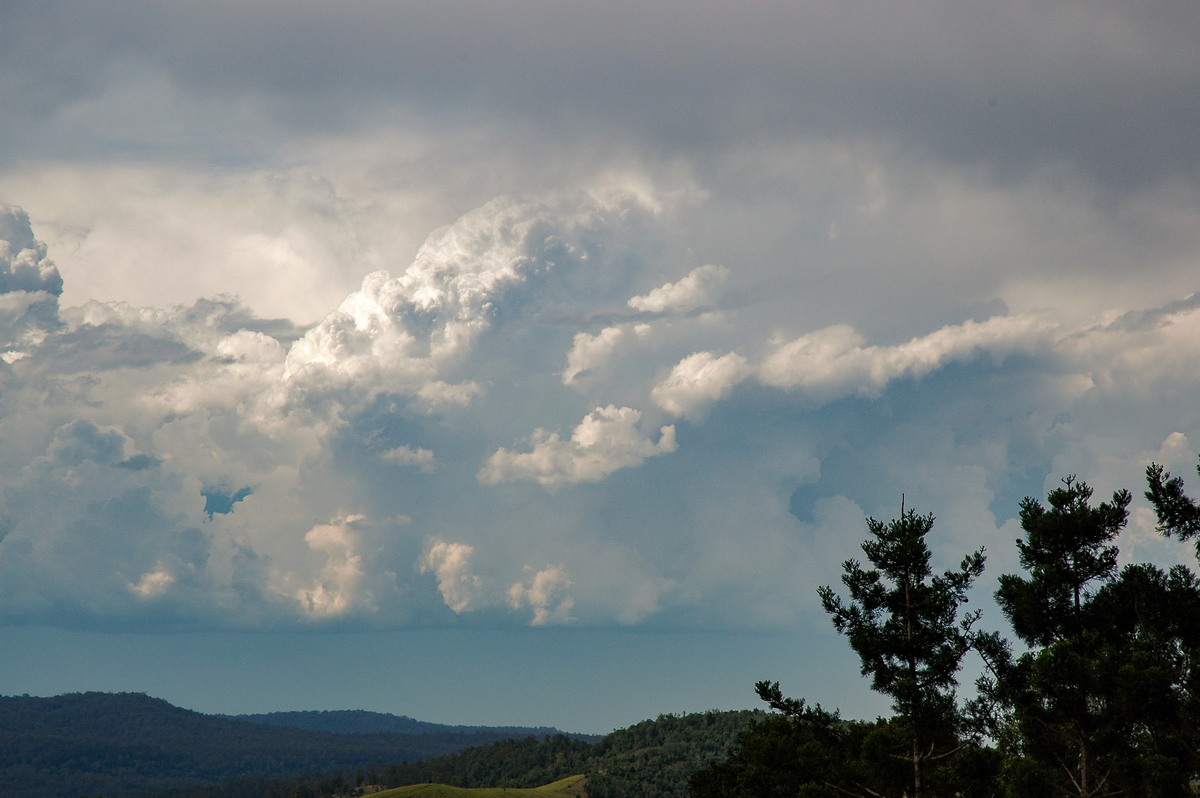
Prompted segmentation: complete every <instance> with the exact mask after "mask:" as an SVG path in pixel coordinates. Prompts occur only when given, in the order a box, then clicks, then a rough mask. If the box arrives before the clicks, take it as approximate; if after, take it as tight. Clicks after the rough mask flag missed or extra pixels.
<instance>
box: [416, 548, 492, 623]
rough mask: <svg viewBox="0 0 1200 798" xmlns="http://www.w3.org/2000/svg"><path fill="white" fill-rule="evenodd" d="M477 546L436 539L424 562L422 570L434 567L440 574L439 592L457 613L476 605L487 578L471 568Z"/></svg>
mask: <svg viewBox="0 0 1200 798" xmlns="http://www.w3.org/2000/svg"><path fill="white" fill-rule="evenodd" d="M474 553H475V547H474V546H468V545H467V544H465V543H449V542H447V541H444V540H434V541H433V542H432V543H431V544H430V546H429V550H428V551H426V552H425V556H424V558H423V559H422V560H421V563H420V571H421V573H427V572H430V571H432V572H433V574H434V576H436V577H437V583H438V592H440V593H441V594H442V600H443V601H445V603H446V606H447V607H449V608H450V609H452V610H454V611H455V612H456V613H463V612H468V611H469V610H472V609H475V607H473V606H472V605H473V604H474V603H475V602H476V601H478V599H479V597H480V594H481V590H482V585H483V580H482V579H481V578H480V577H479V576H477V575H476V574H472V573H471V572H470V567H471V557H472V555H473V554H474Z"/></svg>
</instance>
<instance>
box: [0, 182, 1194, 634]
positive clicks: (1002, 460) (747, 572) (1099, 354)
mask: <svg viewBox="0 0 1200 798" xmlns="http://www.w3.org/2000/svg"><path fill="white" fill-rule="evenodd" d="M881 180H882V181H883V182H884V183H886V181H887V177H886V175H885V176H884V177H883V178H881ZM959 196H960V195H959V194H958V193H957V192H956V191H951V192H949V193H948V194H947V195H946V197H948V198H949V199H946V201H947V202H950V200H951V199H953V200H957V198H958V197H959ZM927 199H928V197H927V196H925V197H924V198H923V199H920V198H919V199H918V200H914V202H915V203H916V204H917V205H922V203H923V202H925V200H927ZM694 200H695V198H694V196H692V195H687V196H672V195H670V193H669V192H659V193H655V192H654V191H648V192H633V191H630V190H626V189H622V190H619V191H618V190H611V191H601V190H594V191H572V192H555V191H551V192H545V193H544V194H534V195H529V196H526V197H524V198H511V197H508V198H500V199H497V200H495V201H492V202H489V203H487V204H485V205H483V206H480V207H478V208H476V209H474V210H471V211H468V212H467V213H464V214H463V216H462V217H461V218H460V219H459V220H458V221H456V222H454V223H452V224H450V225H448V226H446V227H444V228H441V229H439V230H437V231H435V232H434V233H433V234H432V235H431V236H430V237H429V239H428V241H427V243H426V245H425V246H424V247H423V248H421V249H420V251H419V252H418V254H417V255H416V256H415V257H414V258H413V259H412V261H411V265H409V266H408V267H406V268H402V269H396V270H394V271H388V270H381V269H378V268H375V267H376V266H379V265H380V264H378V263H371V264H363V269H362V270H363V272H365V273H366V276H365V277H364V278H363V279H362V281H361V286H360V287H359V288H358V289H357V290H354V291H350V292H349V293H348V294H347V295H346V296H345V299H344V301H342V302H341V303H338V304H337V307H336V308H335V309H334V310H333V312H331V313H329V314H326V316H325V317H324V318H322V320H321V321H320V322H318V323H316V324H315V325H313V326H312V327H311V328H308V329H305V328H303V327H299V326H297V325H296V324H294V323H292V322H290V321H288V320H284V319H272V318H263V317H261V316H260V315H259V314H257V313H255V312H254V311H253V310H252V309H251V308H249V307H248V306H246V305H245V304H243V303H242V302H241V301H240V300H238V299H236V298H234V297H233V296H232V295H222V296H216V297H212V298H208V299H201V300H196V301H194V302H192V303H190V304H183V305H175V306H169V307H139V306H136V305H133V304H129V303H121V302H99V301H91V302H88V303H85V304H83V305H80V306H66V307H62V308H60V307H59V304H58V303H59V301H60V297H61V295H59V294H55V293H54V291H53V290H44V288H45V287H46V286H48V287H49V289H53V288H54V283H53V273H52V272H51V271H50V270H49V268H48V267H46V266H45V264H49V263H50V262H49V261H48V260H47V257H48V254H49V253H48V250H47V249H46V248H45V247H44V246H43V245H42V244H40V243H38V242H37V241H36V240H32V239H31V237H30V236H31V233H29V232H28V230H27V228H28V223H27V222H21V223H20V224H14V225H11V226H12V230H11V231H10V233H9V234H11V235H12V236H14V237H16V238H17V239H18V240H19V241H20V242H23V243H21V249H20V252H26V253H31V254H28V255H24V256H22V257H24V258H25V260H24V261H22V263H32V264H42V265H41V266H38V271H37V275H38V276H36V278H35V277H34V276H33V275H34V272H33V271H30V270H29V269H27V268H26V267H24V266H22V267H21V269H24V271H22V275H23V276H22V278H21V279H22V280H27V281H28V280H34V283H30V285H35V286H36V285H41V286H43V288H38V289H37V290H34V291H29V290H26V288H12V289H11V290H8V291H7V292H6V293H0V309H2V308H12V309H13V312H14V313H16V314H22V313H25V312H26V311H27V310H28V309H29V308H31V307H33V304H31V300H30V299H29V298H30V297H35V299H34V300H32V302H33V303H34V304H36V302H44V303H46V304H44V306H43V311H44V315H42V316H39V317H37V319H35V320H33V321H30V322H29V324H28V325H27V326H25V327H23V328H22V331H20V332H18V333H16V334H15V337H10V338H9V339H8V340H9V343H7V344H6V346H8V347H10V348H9V350H8V351H10V353H12V354H11V356H10V357H8V358H6V359H5V361H4V362H3V366H2V367H0V410H2V412H0V438H2V439H3V440H4V442H5V445H4V447H3V448H0V484H2V485H3V493H2V495H0V613H2V614H3V617H5V618H6V619H8V620H10V621H13V622H22V623H30V622H38V623H60V624H61V623H94V622H103V623H107V624H111V625H115V626H121V625H139V624H153V623H161V624H164V625H165V624H170V625H173V626H187V625H189V624H190V625H192V626H194V627H198V628H221V627H235V628H245V627H259V628H273V627H293V626H307V625H312V624H344V625H362V624H367V625H377V626H383V627H395V626H401V625H404V624H408V623H441V622H445V620H446V619H447V617H448V616H449V615H450V614H451V613H454V614H461V615H467V614H471V615H472V619H471V622H472V623H479V624H493V623H498V624H504V623H509V624H512V623H533V624H534V625H551V624H558V623H572V624H577V625H581V626H597V625H611V624H618V625H623V624H636V623H654V624H658V625H661V626H663V627H671V626H681V627H697V626H703V627H711V626H731V627H741V626H744V625H745V624H747V623H752V624H755V625H758V626H762V627H775V626H787V625H794V624H803V623H806V620H805V618H806V617H807V616H806V613H810V612H811V601H810V599H811V589H812V587H813V586H814V585H815V584H817V583H818V581H819V580H822V579H825V576H824V572H823V571H822V570H821V568H822V567H824V566H822V563H825V564H826V565H827V564H828V563H829V562H839V561H841V560H842V559H845V558H846V557H847V556H853V555H854V554H855V552H854V545H853V544H854V543H855V541H856V539H857V538H858V536H859V534H860V533H861V532H862V524H861V521H862V516H863V515H867V514H871V515H876V516H884V517H887V515H888V513H893V514H894V511H895V507H896V500H897V497H898V496H899V494H900V493H905V495H906V496H907V498H908V501H909V503H910V504H911V505H912V506H918V507H920V508H922V509H926V508H927V509H928V510H930V511H932V512H935V513H936V514H937V515H938V518H939V529H940V530H944V531H945V534H946V535H947V537H946V539H945V547H946V549H947V550H950V549H954V550H955V551H958V552H959V553H960V554H961V550H966V549H969V548H974V547H975V546H977V545H978V544H979V543H980V542H983V543H986V544H987V545H990V546H996V547H998V548H1003V549H1005V550H1007V549H1009V548H1011V538H1012V532H1011V529H1010V527H1011V519H1012V515H1013V514H1014V513H1015V508H1016V506H1017V502H1019V500H1020V498H1021V497H1022V496H1023V495H1037V494H1039V492H1041V491H1043V489H1044V487H1045V484H1046V482H1045V481H1046V479H1047V478H1048V477H1049V476H1050V475H1054V474H1060V473H1078V474H1080V475H1081V476H1085V478H1086V477H1087V476H1090V475H1092V474H1094V475H1095V478H1094V481H1096V482H1097V483H1098V484H1097V485H1096V487H1097V489H1098V490H1099V491H1101V492H1103V491H1104V490H1106V489H1107V490H1111V489H1113V488H1115V487H1125V486H1136V484H1137V483H1138V481H1139V480H1140V479H1141V477H1140V474H1139V471H1140V469H1141V468H1142V467H1143V461H1144V460H1145V459H1146V458H1147V457H1150V456H1151V455H1153V454H1154V453H1155V452H1158V454H1159V456H1162V457H1166V456H1167V455H1170V456H1171V457H1174V458H1175V459H1174V460H1172V461H1171V462H1177V461H1179V458H1180V457H1183V458H1184V460H1183V461H1179V462H1184V461H1186V452H1184V453H1183V454H1180V452H1181V451H1184V450H1185V449H1186V441H1189V440H1197V439H1200V430H1198V429H1197V428H1196V421H1195V414H1194V394H1195V391H1194V388H1195V379H1194V375H1193V374H1192V371H1194V370H1192V369H1189V367H1188V365H1189V364H1190V363H1191V362H1192V361H1194V360H1195V357H1196V354H1197V343H1196V342H1197V341H1198V340H1200V335H1198V334H1197V331H1198V328H1197V325H1198V324H1200V304H1198V303H1197V301H1196V300H1195V298H1185V299H1179V298H1176V297H1174V296H1172V297H1171V298H1170V299H1169V300H1166V301H1162V302H1157V303H1151V304H1147V305H1144V306H1142V307H1141V308H1140V309H1139V308H1138V306H1136V305H1135V304H1134V303H1133V301H1132V299H1131V301H1130V302H1128V303H1126V304H1123V305H1118V306H1115V307H1113V308H1112V309H1110V310H1106V311H1103V312H1097V313H1091V314H1090V315H1086V316H1080V315H1079V313H1077V312H1075V311H1072V312H1071V313H1058V312H1056V311H1055V309H1054V308H1044V309H1042V310H1040V311H1035V310H1032V309H1023V310H1019V311H1010V310H1008V309H1007V307H1006V305H1007V298H1006V299H1005V300H1004V301H1001V300H997V301H992V299H993V298H995V296H996V294H994V293H992V290H993V288H995V287H996V286H995V285H994V284H992V283H987V284H982V287H979V286H976V287H975V288H972V291H973V292H976V293H971V292H966V293H964V294H963V296H964V297H965V296H968V295H970V296H972V297H974V300H975V303H974V304H972V303H968V302H965V301H964V302H962V303H958V304H953V303H952V306H947V307H946V308H941V307H939V308H937V311H938V312H937V313H933V311H929V312H928V315H927V311H926V307H927V305H926V304H923V303H927V302H928V297H923V298H922V303H917V304H913V303H912V302H910V301H909V300H907V299H904V298H903V296H899V297H889V298H894V299H895V302H896V303H897V304H898V306H899V307H898V308H897V309H896V310H895V314H896V315H897V316H900V315H904V314H907V316H908V318H906V320H905V321H904V323H903V324H902V325H899V326H894V325H891V324H881V325H875V324H873V323H872V322H871V321H870V320H868V321H867V322H866V323H862V320H861V316H854V314H853V313H847V314H846V315H847V316H853V317H854V318H855V319H856V320H857V322H858V323H855V324H852V323H850V322H848V321H842V322H838V323H832V324H831V323H827V322H828V318H827V317H828V316H830V315H837V314H839V313H841V312H842V311H841V309H839V308H836V307H824V308H817V309H816V310H814V307H815V305H813V304H811V303H812V302H814V300H812V299H811V297H810V293H808V292H806V285H807V284H808V283H812V284H814V285H815V284H817V283H818V282H819V280H820V279H823V277H822V275H821V274H819V273H818V274H800V275H795V276H794V279H792V278H788V279H784V278H782V277H781V276H780V275H783V274H786V273H790V272H789V269H790V268H791V267H790V266H788V267H784V266H777V265H776V264H772V263H767V262H765V259H764V262H763V263H759V264H758V265H754V262H756V261H757V260H758V253H759V251H760V250H759V249H758V248H757V246H750V245H749V244H747V243H746V241H747V239H745V238H743V239H742V245H741V246H743V247H744V249H745V251H744V252H743V253H742V254H740V255H738V254H737V253H733V254H734V255H735V256H736V257H737V258H738V266H737V268H730V269H728V270H727V271H726V270H724V269H721V268H718V267H713V266H701V267H697V266H696V263H698V262H699V263H703V262H705V261H708V260H710V259H709V258H708V257H701V255H706V254H707V253H703V252H702V253H696V252H691V251H689V246H682V245H680V243H679V241H678V239H679V238H680V237H682V239H683V241H684V243H686V244H690V243H691V242H692V241H693V236H692V234H693V233H694V232H695V228H693V227H689V226H688V225H689V224H691V221H688V220H687V218H686V217H687V214H688V213H691V212H692V211H691V210H689V209H690V208H692V207H693V206H692V205H691V204H690V203H692V202H694ZM950 204H954V203H953V202H950ZM892 208H893V205H892V204H888V203H884V204H883V206H882V209H880V208H876V207H874V206H872V208H871V209H868V210H865V211H863V214H865V215H870V214H875V216H874V217H873V218H875V219H876V220H881V219H882V220H883V221H881V223H887V224H891V223H893V222H896V219H895V218H892V219H890V221H889V220H888V218H887V215H888V213H891V212H892V211H891V210H890V209H892ZM906 212H912V211H911V209H910V210H909V211H906ZM10 218H13V219H22V218H23V217H21V216H20V214H19V213H14V214H12V215H10ZM865 218H866V216H864V217H862V218H860V219H859V220H858V221H857V222H856V223H850V222H847V223H846V224H845V225H844V226H842V231H843V233H842V236H840V237H839V239H838V241H837V242H828V241H827V239H826V238H825V237H824V230H825V229H826V226H825V225H824V224H821V225H820V226H818V227H815V228H814V229H817V230H819V232H820V238H821V240H822V241H823V242H826V243H828V244H830V245H833V244H836V246H839V247H840V246H846V245H853V243H854V241H855V240H856V239H858V240H861V238H862V237H863V236H865V235H867V234H868V230H867V226H866V222H865V221H863V219H865ZM692 221H694V219H693V220H692ZM685 222H686V224H685ZM680 225H683V226H682V227H681V226H680ZM1002 227H1004V229H1005V230H1007V227H1005V226H1004V225H1002ZM937 229H940V228H937ZM757 234H758V233H757V231H755V232H754V235H752V236H750V238H754V236H756V235H757ZM756 240H757V239H756ZM825 245H826V244H825V243H823V244H822V245H821V246H825ZM6 251H7V252H10V253H11V252H13V251H15V247H14V246H9V248H8V250H6ZM747 253H749V254H747ZM726 254H729V252H728V251H727V252H726ZM910 254H911V253H910ZM812 268H813V269H814V270H819V268H820V267H819V265H818V266H813V267H812ZM964 268H965V267H964ZM1164 268H1165V267H1164ZM826 276H827V275H826ZM777 278H778V279H777ZM930 279H932V278H930ZM47 281H50V282H47ZM814 290H815V289H814ZM1156 290H1157V289H1156ZM854 291H855V292H856V296H859V295H861V296H863V297H864V299H863V302H868V303H869V302H872V301H878V302H883V300H878V299H873V298H872V297H871V296H869V295H868V294H862V292H861V288H855V289H854ZM630 297H633V298H634V300H635V301H634V303H633V305H631V304H630ZM1051 298H1053V297H1051ZM1068 299H1071V298H1068ZM1064 301H1067V300H1064ZM1089 302H1090V300H1089ZM5 303H8V304H5ZM805 303H810V304H805ZM817 304H818V305H819V304H821V303H817ZM1084 304H1085V305H1086V304H1088V303H1084ZM854 307H855V308H856V309H857V308H858V304H857V302H856V304H855V306H854ZM1081 307H1082V306H1081ZM901 311H903V313H902V312H901ZM856 312H857V310H856ZM946 317H949V318H952V319H953V320H952V321H946V320H945V318H946ZM910 328H911V329H915V330H916V332H915V333H913V332H910V331H909V330H910ZM26 333H29V334H26ZM563 419H566V420H567V422H568V423H566V424H565V425H564V424H563ZM575 419H577V420H578V421H575V422H572V421H571V420H575ZM675 419H682V421H675ZM672 421H674V423H671V422H672ZM680 424H682V426H678V428H677V425H680ZM568 429H569V432H568V431H565V430H568ZM530 430H533V431H534V432H533V433H532V434H531V433H530ZM514 442H515V443H514ZM1109 485H1111V486H1112V488H1110V487H1108V486H1109ZM538 486H540V488H539V487H538ZM1139 517H1140V516H1139ZM856 518H857V520H854V519H856ZM314 519H319V520H318V522H316V523H314ZM1143 526H1144V525H1143ZM1139 529H1142V527H1139ZM1147 529H1150V528H1149V527H1147V528H1145V529H1142V531H1143V532H1145V534H1144V535H1143V536H1142V537H1140V538H1137V539H1136V541H1134V542H1133V543H1131V545H1136V546H1137V547H1138V550H1140V551H1150V552H1152V553H1153V556H1156V557H1160V556H1161V557H1166V556H1167V555H1166V554H1165V553H1164V552H1163V551H1162V550H1161V548H1154V546H1155V545H1156V544H1155V541H1154V538H1153V535H1152V534H1151V533H1152V529H1150V531H1146V530H1147ZM848 530H849V531H850V532H853V534H848ZM1131 540H1133V538H1131ZM997 557H998V558H1002V557H1003V555H1002V554H997ZM997 567H1003V564H1002V563H1001V564H999V565H998V566H997ZM826 581H827V580H826ZM806 608H807V609H806Z"/></svg>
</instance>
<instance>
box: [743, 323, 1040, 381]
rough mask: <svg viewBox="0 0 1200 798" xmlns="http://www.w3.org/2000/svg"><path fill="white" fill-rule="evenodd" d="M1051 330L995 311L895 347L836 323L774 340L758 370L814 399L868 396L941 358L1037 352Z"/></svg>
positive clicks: (921, 372) (764, 377) (939, 363)
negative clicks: (870, 340)
mask: <svg viewBox="0 0 1200 798" xmlns="http://www.w3.org/2000/svg"><path fill="white" fill-rule="evenodd" d="M1053 335H1054V325H1052V324H1048V323H1046V322H1044V321H1041V320H1039V319H1037V318H1036V317H1033V316H1016V317H1008V316H997V317H994V318H991V319H988V320H987V321H984V322H975V321H967V322H964V323H962V324H956V325H949V326H946V327H943V328H942V329H940V330H937V331H936V332H933V333H930V334H928V335H924V336H919V337H917V338H913V339H912V340H911V341H908V342H907V343H904V344H899V345H897V346H864V343H865V342H864V339H863V337H862V336H861V335H860V334H859V333H858V332H856V331H855V330H854V329H853V328H852V327H849V326H848V325H836V326H833V327H827V328H825V329H822V330H818V331H816V332H813V333H809V334H807V335H802V336H800V337H799V338H796V339H794V340H791V341H786V342H781V343H779V344H777V345H776V347H775V350H774V351H773V352H771V353H770V354H769V355H768V356H767V357H766V358H765V359H764V360H763V362H762V363H761V365H760V366H759V368H758V374H759V379H760V380H761V381H762V382H763V383H764V384H765V385H770V386H774V387H778V388H785V389H796V388H798V389H800V390H803V391H804V392H805V393H807V394H809V395H810V396H812V397H813V398H815V399H817V400H819V401H829V400H830V399H833V398H837V397H841V396H849V395H861V396H872V397H873V396H878V395H879V393H880V391H881V390H882V389H883V388H884V387H885V386H886V385H887V384H888V383H889V382H891V381H892V380H895V379H898V378H902V377H922V376H924V375H926V374H928V373H930V372H931V371H933V370H934V369H937V368H940V367H942V366H944V365H946V364H947V363H951V362H963V361H966V360H969V359H971V358H974V357H977V356H980V355H988V356H990V357H991V358H992V359H993V360H1001V359H1003V358H1004V357H1006V356H1008V355H1010V354H1012V353H1015V352H1022V351H1024V352H1033V351H1037V350H1038V349H1041V348H1043V347H1045V346H1047V345H1048V344H1049V343H1051V342H1052V340H1053V337H1052V336H1053Z"/></svg>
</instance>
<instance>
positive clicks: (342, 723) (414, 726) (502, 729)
mask: <svg viewBox="0 0 1200 798" xmlns="http://www.w3.org/2000/svg"><path fill="white" fill-rule="evenodd" d="M221 717H225V718H230V719H232V720H245V721H249V722H251V723H263V724H266V725H268V726H291V727H293V728H297V729H309V730H310V731H327V732H336V733H338V734H390V733H399V734H503V735H505V736H506V737H530V736H532V737H546V736H553V735H555V734H563V732H562V731H560V730H559V729H555V728H553V727H550V726H447V725H445V724H441V723H428V722H426V721H423V720H414V719H413V718H410V717H408V716H407V715H389V714H386V713H383V712H368V711H367V710H364V709H345V710H326V711H305V712H268V713H266V714H261V715H222V716H221ZM568 736H570V737H577V738H579V739H583V740H589V741H591V742H596V741H597V740H599V739H600V737H601V735H598V734H595V735H587V734H568Z"/></svg>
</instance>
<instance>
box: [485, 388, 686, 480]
mask: <svg viewBox="0 0 1200 798" xmlns="http://www.w3.org/2000/svg"><path fill="white" fill-rule="evenodd" d="M641 419H642V414H641V413H640V412H639V411H637V410H634V409H633V408H632V407H616V406H615V405H608V406H607V407H597V408H596V409H595V410H594V411H592V412H591V413H589V414H588V415H587V416H585V417H584V418H583V420H582V421H580V422H579V424H578V426H576V427H575V429H574V430H572V431H571V437H570V438H569V439H567V440H563V439H562V437H561V436H560V435H559V434H558V433H557V432H548V431H546V430H544V429H538V430H536V431H534V433H533V435H532V436H531V438H530V442H531V443H532V445H533V449H532V450H531V451H529V452H510V451H509V450H508V449H505V448H503V447H501V448H500V449H498V450H497V451H496V453H495V454H493V455H492V456H491V457H490V458H489V459H488V462H487V465H485V466H484V467H483V468H482V469H481V470H480V472H479V480H480V482H483V483H484V484H486V485H495V484H499V483H501V482H512V481H515V480H521V479H528V480H533V481H535V482H537V483H539V484H540V485H542V486H544V487H546V488H551V489H553V488H558V487H561V486H563V485H568V484H573V483H578V482H597V481H599V480H602V479H604V478H605V477H607V476H608V475H609V474H611V473H613V472H614V471H617V470H618V469H621V468H630V467H633V466H638V465H641V463H642V462H643V461H644V460H645V459H646V458H648V457H655V456H658V455H663V454H669V453H671V452H673V451H675V448H676V444H675V427H674V426H664V427H661V428H660V429H659V438H658V441H657V442H654V441H652V440H651V439H650V438H649V437H647V436H645V435H643V434H642V432H641V431H640V430H639V429H638V425H639V422H640V421H641Z"/></svg>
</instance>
